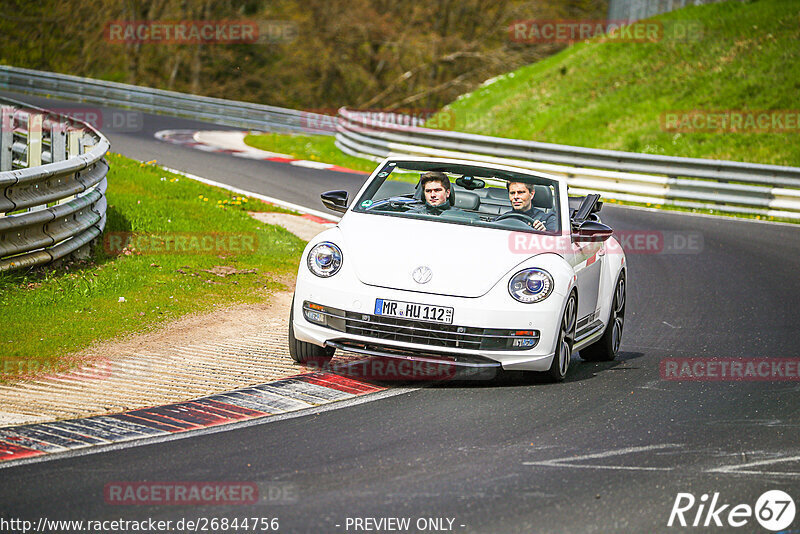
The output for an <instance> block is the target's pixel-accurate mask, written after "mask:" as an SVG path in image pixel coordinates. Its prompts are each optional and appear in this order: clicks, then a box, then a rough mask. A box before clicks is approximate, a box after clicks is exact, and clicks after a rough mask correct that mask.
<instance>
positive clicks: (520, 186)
mask: <svg viewBox="0 0 800 534" xmlns="http://www.w3.org/2000/svg"><path fill="white" fill-rule="evenodd" d="M534 193H535V189H534V187H533V184H528V183H524V182H509V183H508V199H509V200H510V201H511V207H512V208H514V213H520V214H522V215H527V216H528V217H530V218H531V219H533V222H532V223H531V226H532V227H533V229H534V230H548V231H551V232H554V231H555V230H556V228H557V226H558V219H557V218H556V214H555V213H554V212H552V211H551V212H546V211H544V210H540V209H539V208H534V207H533V206H532V205H531V203H532V202H533V195H534Z"/></svg>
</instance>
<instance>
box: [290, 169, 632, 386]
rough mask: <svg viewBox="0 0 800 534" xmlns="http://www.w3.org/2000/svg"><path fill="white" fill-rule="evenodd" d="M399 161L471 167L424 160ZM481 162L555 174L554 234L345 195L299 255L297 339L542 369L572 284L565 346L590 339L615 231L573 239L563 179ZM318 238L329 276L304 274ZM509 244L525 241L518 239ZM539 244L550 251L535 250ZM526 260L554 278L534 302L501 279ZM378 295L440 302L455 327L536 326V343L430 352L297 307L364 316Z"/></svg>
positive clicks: (601, 310) (606, 311)
mask: <svg viewBox="0 0 800 534" xmlns="http://www.w3.org/2000/svg"><path fill="white" fill-rule="evenodd" d="M402 160H403V161H410V160H414V161H441V162H444V163H463V164H470V163H468V162H459V161H456V160H441V159H437V160H431V159H429V158H402ZM387 161H389V160H387ZM384 163H385V162H384ZM471 164H472V165H474V163H471ZM382 166H383V164H381V165H380V166H379V167H378V169H380V168H381V167H382ZM481 167H485V168H493V169H499V170H511V171H513V172H516V173H521V172H523V173H525V174H529V175H533V176H537V177H542V178H547V179H550V180H553V181H557V182H558V183H559V188H558V191H559V195H560V198H558V199H557V201H558V202H559V205H560V215H561V228H562V235H561V236H539V237H538V238H533V237H529V238H525V237H522V238H520V237H519V235H520V234H519V233H518V232H513V231H509V230H505V229H499V228H484V227H476V226H467V225H459V224H442V223H440V222H436V221H430V220H417V219H410V218H400V217H386V216H381V215H379V214H371V213H362V212H356V211H353V210H352V207H353V205H355V202H351V205H350V207H349V209H348V210H347V212H346V213H345V214H344V215H343V217H342V219H341V221H340V222H339V223H338V224H337V226H336V227H333V228H330V229H328V230H326V231H324V232H322V233H320V234H318V235H317V236H316V237H315V238H314V239H312V240H311V241H310V242H309V243H308V246H307V247H306V249H305V250H304V252H303V256H302V259H301V261H300V269H299V272H298V276H297V287H296V290H295V300H294V310H293V311H294V323H293V327H294V335H295V337H296V338H297V339H298V340H300V341H305V342H309V343H313V344H316V345H320V346H325V344H326V343H327V342H328V341H334V340H342V339H347V340H351V341H357V342H364V343H370V342H374V343H380V344H382V345H391V346H394V347H398V348H404V349H411V350H413V351H414V352H418V353H420V354H421V355H424V351H425V350H426V349H428V350H431V351H432V352H436V353H440V354H441V353H448V354H454V355H477V356H482V357H485V358H488V359H491V360H493V361H495V362H499V363H500V364H502V367H503V368H504V369H509V370H531V371H545V370H547V369H548V368H549V367H550V364H551V362H552V359H553V356H554V353H555V351H556V342H557V337H558V331H559V324H560V321H561V318H562V316H563V314H564V308H565V305H566V300H567V297H568V296H569V295H570V293H571V292H572V291H577V294H578V314H577V319H578V328H577V330H578V337H577V338H576V341H575V345H574V347H573V351H577V350H580V348H581V347H585V346H586V345H588V344H591V343H592V342H594V341H596V340H597V339H598V338H599V337H600V336H601V335H602V333H603V331H604V329H605V326H606V323H607V322H608V319H609V316H610V311H611V303H612V298H613V294H614V289H615V286H616V282H617V279H618V277H619V276H620V273H621V271H622V270H623V269H624V268H625V256H624V254H623V252H622V249H621V247H620V246H619V244H618V243H617V242H616V241H615V240H614V238H613V237H611V238H609V239H608V240H607V241H605V242H585V243H578V242H574V241H573V239H572V236H571V235H570V228H571V226H570V221H569V213H570V210H569V207H568V201H567V184H566V181H565V180H563V179H561V178H559V177H555V176H550V175H546V174H543V173H534V172H531V171H522V170H520V169H517V168H514V167H506V166H500V165H488V164H481ZM376 174H377V170H376V172H373V174H372V175H371V176H370V178H369V179H368V180H367V181H366V182H365V184H364V187H363V188H362V190H361V191H360V192H359V194H358V195H357V196H356V197H355V198H360V197H361V195H362V193H363V192H364V191H365V189H366V188H367V187H368V186H369V184H370V182H371V181H372V180H374V179H375V178H376ZM528 235H529V236H536V235H537V234H528ZM514 239H538V240H537V249H536V251H534V253H532V254H529V253H525V254H521V253H519V252H515V250H514V249H515V246H514V245H515V243H514ZM323 241H329V242H332V243H335V244H336V245H338V246H339V247H340V248H341V251H342V258H343V260H342V266H341V269H340V271H339V272H338V273H337V274H335V275H334V276H331V277H330V278H320V277H318V276H316V275H314V274H312V273H311V272H310V270H309V268H308V266H307V256H308V253H309V251H310V250H311V248H313V246H314V245H316V244H317V243H320V242H323ZM516 245H523V246H524V243H516ZM544 245H550V246H551V248H550V249H549V250H543V246H544ZM608 251H613V252H612V253H607V252H608ZM420 266H427V267H429V268H430V269H431V271H432V272H433V276H432V278H431V280H430V281H429V282H428V283H425V284H419V283H417V282H415V281H414V279H413V278H412V272H413V271H414V269H416V268H417V267H420ZM528 267H538V268H542V269H545V270H546V271H548V272H549V273H550V274H551V275H552V277H553V280H554V282H555V284H554V289H553V291H552V294H550V296H549V297H547V298H545V299H544V300H542V301H541V302H538V303H533V304H525V303H522V302H518V301H517V300H515V299H514V298H512V297H511V295H509V292H508V283H509V279H510V278H511V277H512V276H513V275H514V274H515V273H517V272H519V271H520V270H522V269H524V268H528ZM376 299H390V300H396V301H404V302H416V303H424V304H428V305H435V306H448V307H452V308H453V322H452V324H454V325H463V326H466V327H476V328H497V329H519V330H531V329H536V330H539V332H540V338H539V341H538V343H537V344H536V346H535V347H534V348H532V349H527V350H469V349H463V348H447V347H435V349H434V348H432V347H429V346H426V345H421V344H415V343H406V342H400V341H387V340H385V339H377V338H376V339H372V338H369V337H365V336H357V335H352V334H345V333H343V332H340V331H336V330H332V329H330V328H327V327H325V326H320V325H317V324H314V323H311V322H309V321H308V320H307V319H306V318H305V317H304V314H303V302H305V301H309V302H313V303H317V304H320V305H323V306H329V307H332V308H338V309H341V310H346V311H349V312H359V313H364V314H370V313H372V310H373V308H374V306H375V302H376ZM587 325H588V326H587ZM582 330H584V331H583V332H581V331H582ZM581 334H583V336H581Z"/></svg>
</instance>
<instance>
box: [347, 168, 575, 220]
mask: <svg viewBox="0 0 800 534" xmlns="http://www.w3.org/2000/svg"><path fill="white" fill-rule="evenodd" d="M558 198H559V196H558V182H557V181H555V180H550V179H547V178H541V177H538V176H533V175H530V174H525V173H524V172H522V171H520V172H512V171H506V170H497V169H491V168H487V167H481V166H478V165H464V164H446V163H440V162H429V161H426V162H419V161H389V162H387V163H386V164H384V165H383V167H382V168H381V169H380V170H379V172H378V173H377V175H376V176H375V178H374V179H373V181H372V182H371V183H370V185H369V186H368V187H367V189H366V190H365V191H364V193H363V194H362V195H361V197H360V198H359V199H358V200H357V201H356V203H355V205H354V207H353V210H354V211H357V212H362V213H371V214H379V215H391V216H399V217H407V218H415V219H426V220H433V221H440V222H446V223H452V224H463V225H472V226H486V227H490V228H502V229H506V230H515V231H530V232H546V233H550V232H552V233H558V232H560V231H561V218H560V214H559V203H558V201H557V199H558Z"/></svg>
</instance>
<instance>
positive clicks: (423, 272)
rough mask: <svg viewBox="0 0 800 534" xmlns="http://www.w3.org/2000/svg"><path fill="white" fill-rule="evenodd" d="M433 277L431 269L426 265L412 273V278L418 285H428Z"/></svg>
mask: <svg viewBox="0 0 800 534" xmlns="http://www.w3.org/2000/svg"><path fill="white" fill-rule="evenodd" d="M432 276H433V271H431V268H430V267H426V266H425V265H420V266H419V267H417V268H416V269H414V272H412V273H411V277H412V278H413V279H414V281H415V282H416V283H418V284H427V283H428V282H430V281H431V277H432Z"/></svg>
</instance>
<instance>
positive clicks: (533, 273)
mask: <svg viewBox="0 0 800 534" xmlns="http://www.w3.org/2000/svg"><path fill="white" fill-rule="evenodd" d="M553 285H554V284H553V277H552V276H550V273H548V272H547V271H545V270H544V269H525V270H524V271H520V272H518V273H517V274H515V275H514V276H512V277H511V280H509V282H508V292H509V294H510V295H511V296H512V297H514V299H516V300H518V301H520V302H524V303H526V304H530V303H533V302H539V301H542V300H544V299H546V298H547V297H548V296H550V293H552V292H553Z"/></svg>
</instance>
